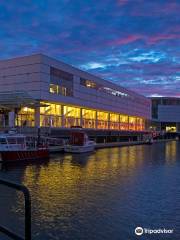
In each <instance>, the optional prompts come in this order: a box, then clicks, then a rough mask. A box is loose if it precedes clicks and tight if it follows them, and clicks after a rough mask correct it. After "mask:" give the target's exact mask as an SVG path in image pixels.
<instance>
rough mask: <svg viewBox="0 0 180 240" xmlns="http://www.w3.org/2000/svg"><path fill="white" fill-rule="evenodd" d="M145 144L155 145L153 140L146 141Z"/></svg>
mask: <svg viewBox="0 0 180 240" xmlns="http://www.w3.org/2000/svg"><path fill="white" fill-rule="evenodd" d="M145 144H147V145H152V144H153V138H149V139H146V141H145Z"/></svg>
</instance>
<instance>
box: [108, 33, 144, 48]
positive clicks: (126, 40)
mask: <svg viewBox="0 0 180 240" xmlns="http://www.w3.org/2000/svg"><path fill="white" fill-rule="evenodd" d="M139 39H141V35H138V34H137V35H129V36H126V37H122V38H119V39H116V40H114V41H110V42H109V44H112V45H115V46H117V45H125V44H128V43H132V42H134V41H136V40H139Z"/></svg>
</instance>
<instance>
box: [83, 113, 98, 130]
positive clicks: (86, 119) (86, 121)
mask: <svg viewBox="0 0 180 240" xmlns="http://www.w3.org/2000/svg"><path fill="white" fill-rule="evenodd" d="M82 126H83V127H84V128H96V111H94V110H90V109H82Z"/></svg>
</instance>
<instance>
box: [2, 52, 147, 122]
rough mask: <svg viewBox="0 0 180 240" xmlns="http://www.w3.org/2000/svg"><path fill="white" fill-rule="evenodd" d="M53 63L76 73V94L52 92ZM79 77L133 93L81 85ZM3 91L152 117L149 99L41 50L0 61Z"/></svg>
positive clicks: (64, 69)
mask: <svg viewBox="0 0 180 240" xmlns="http://www.w3.org/2000/svg"><path fill="white" fill-rule="evenodd" d="M51 66H52V67H55V68H58V69H60V70H63V71H67V72H69V73H72V74H73V75H74V79H73V81H74V83H73V86H74V91H73V97H67V96H61V95H55V94H50V93H49V84H50V67H51ZM80 77H82V78H85V79H88V80H92V81H95V82H97V83H99V84H101V85H103V86H106V87H110V88H112V89H116V90H118V91H121V92H124V93H127V94H128V95H129V96H130V97H118V96H113V95H110V94H107V93H103V92H100V91H97V90H95V89H90V88H86V87H84V86H81V85H80ZM3 91H27V92H28V93H29V94H30V95H31V96H32V97H34V98H36V99H39V100H45V101H53V102H61V103H64V104H73V105H77V106H84V107H89V108H96V109H101V110H106V111H112V112H119V113H124V114H128V115H134V116H140V117H144V118H148V119H150V118H151V101H150V100H149V99H147V98H145V97H143V96H141V95H139V94H136V93H134V92H132V91H129V90H127V89H125V88H123V87H121V86H118V85H116V84H113V83H111V82H109V81H105V80H103V79H101V78H99V77H96V76H94V75H92V74H89V73H87V72H84V71H81V70H79V69H77V68H74V67H72V66H70V65H67V64H65V63H63V62H60V61H57V60H55V59H52V58H50V57H47V56H45V55H42V54H36V55H32V56H27V57H20V58H15V59H10V60H3V61H0V92H3Z"/></svg>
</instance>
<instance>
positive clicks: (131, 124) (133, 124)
mask: <svg viewBox="0 0 180 240" xmlns="http://www.w3.org/2000/svg"><path fill="white" fill-rule="evenodd" d="M129 130H136V117H129Z"/></svg>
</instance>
